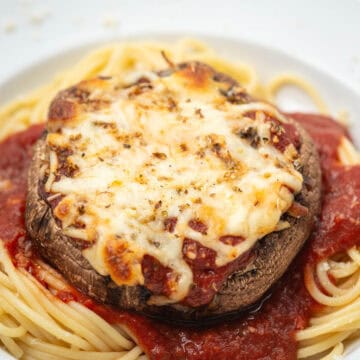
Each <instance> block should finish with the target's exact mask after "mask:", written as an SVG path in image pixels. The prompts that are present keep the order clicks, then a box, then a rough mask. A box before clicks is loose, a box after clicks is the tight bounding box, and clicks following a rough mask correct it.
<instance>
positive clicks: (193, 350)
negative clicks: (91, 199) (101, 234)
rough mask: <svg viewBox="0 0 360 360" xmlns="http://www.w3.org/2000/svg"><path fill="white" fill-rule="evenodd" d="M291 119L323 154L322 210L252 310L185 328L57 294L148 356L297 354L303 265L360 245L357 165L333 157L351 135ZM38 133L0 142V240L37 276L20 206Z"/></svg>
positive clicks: (193, 358) (320, 122) (286, 359)
mask: <svg viewBox="0 0 360 360" xmlns="http://www.w3.org/2000/svg"><path fill="white" fill-rule="evenodd" d="M292 117H293V118H294V119H296V120H297V121H298V122H300V123H301V124H302V125H303V126H304V127H305V128H306V129H307V130H308V132H309V133H310V135H311V136H312V138H313V139H314V141H315V144H316V146H317V148H318V150H319V153H320V157H321V166H322V170H323V185H324V186H323V207H322V214H321V217H320V220H319V222H318V224H317V226H316V229H315V231H314V232H313V235H312V237H311V239H309V241H308V242H307V244H306V246H305V248H304V249H303V250H302V252H301V253H300V254H299V255H298V256H297V258H296V259H295V261H294V262H293V263H292V264H291V266H290V268H289V269H288V271H287V272H286V274H285V275H284V276H283V277H282V279H280V280H279V281H278V282H277V283H276V284H275V285H274V287H273V288H272V290H271V293H269V294H268V295H267V297H266V299H265V300H264V301H263V302H262V303H261V304H259V306H258V308H257V309H256V310H252V311H250V312H247V313H243V314H242V315H241V316H240V317H238V318H237V319H233V320H232V321H228V322H224V323H222V324H218V325H213V326H207V327H203V328H186V327H181V326H173V325H169V324H166V323H162V322H159V321H154V320H150V319H148V318H145V317H143V316H140V315H137V314H133V313H129V312H122V311H118V310H114V309H112V308H110V307H107V306H103V305H99V304H96V303H95V302H94V301H93V300H91V299H89V298H88V297H86V296H84V295H82V294H80V293H79V292H78V291H77V290H75V289H73V288H71V287H70V286H69V290H68V291H62V292H59V293H58V294H57V296H58V297H59V298H60V299H61V300H62V301H64V302H69V301H71V300H76V301H79V302H81V303H83V304H84V305H86V306H87V307H89V308H91V309H92V310H94V311H95V312H96V313H98V314H99V315H100V316H102V317H103V318H104V319H105V320H107V321H109V322H110V323H121V324H124V325H126V326H127V327H128V328H129V329H130V330H131V331H132V333H133V334H134V335H135V336H136V337H137V339H138V341H139V344H140V345H141V346H142V348H143V349H144V350H145V351H146V353H147V355H148V356H149V358H150V359H156V360H157V359H160V360H165V359H169V360H172V359H189V360H200V359H201V360H207V359H238V360H242V359H244V360H245V359H246V360H255V359H256V360H257V359H276V360H291V359H296V353H297V343H296V340H295V334H296V332H297V331H298V330H300V329H303V328H305V327H306V326H307V324H308V321H309V318H310V316H311V315H312V314H313V313H314V312H316V310H317V309H318V308H319V305H318V304H316V303H315V301H314V300H313V299H312V298H311V296H310V295H309V294H308V292H307V290H306V288H305V286H304V278H303V273H304V267H305V266H309V265H310V266H312V265H313V264H314V263H316V262H317V261H319V260H320V259H323V258H325V257H327V256H330V255H332V254H335V253H337V252H339V251H343V250H346V249H348V248H350V247H351V246H353V245H356V244H358V245H360V243H359V242H360V220H359V219H360V166H352V167H346V166H342V165H341V164H340V163H339V161H338V159H337V152H336V148H337V146H338V144H339V142H340V138H341V136H348V134H347V132H346V130H345V129H344V128H343V127H342V126H341V125H339V124H337V123H335V122H333V121H332V120H331V119H329V118H326V117H323V116H318V115H305V114H292ZM41 132H42V127H41V126H35V127H32V128H30V129H28V130H26V131H24V132H21V133H18V134H15V135H13V136H11V137H10V138H8V139H7V140H5V141H3V142H2V143H1V144H0V189H1V191H0V234H1V238H2V240H3V241H4V242H5V244H6V246H7V248H8V249H9V251H10V254H11V256H12V258H13V261H14V263H15V264H16V265H17V266H22V267H25V268H27V269H28V270H29V271H31V272H33V273H34V275H35V276H36V272H34V271H33V268H32V267H31V266H30V265H31V257H34V256H36V254H35V253H34V250H31V243H29V241H28V240H27V239H26V232H25V227H24V209H25V198H26V173H27V169H28V166H29V163H30V158H31V146H32V144H33V143H34V142H35V140H36V139H37V137H38V136H39V135H40V134H41ZM29 264H30V265H29ZM160 275H161V274H160Z"/></svg>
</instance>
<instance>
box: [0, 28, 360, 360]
mask: <svg viewBox="0 0 360 360" xmlns="http://www.w3.org/2000/svg"><path fill="white" fill-rule="evenodd" d="M180 36H181V35H171V36H170V35H159V34H157V35H155V34H153V35H147V36H138V38H142V39H144V38H151V39H159V40H169V41H174V40H175V39H176V38H178V37H180ZM196 37H198V38H201V39H203V40H204V41H206V42H207V43H209V44H210V45H212V46H213V47H214V48H216V49H217V50H218V52H219V53H220V54H223V55H224V56H227V57H229V58H232V59H236V60H240V61H242V62H245V63H251V64H252V65H254V66H255V68H256V69H257V71H258V74H259V76H260V80H261V81H267V80H268V79H270V78H271V77H272V76H274V75H276V74H277V73H279V72H282V71H292V72H296V73H297V74H299V75H301V76H302V77H304V78H305V79H308V80H310V81H311V82H312V83H313V84H314V85H315V87H316V88H318V89H319V91H320V93H321V94H322V95H323V97H324V99H325V101H326V103H327V104H328V105H329V107H330V110H331V111H332V113H333V114H336V113H337V112H338V111H339V110H344V109H346V110H347V111H349V114H350V119H351V120H352V122H353V127H352V133H353V135H354V137H355V138H356V141H357V143H358V145H359V144H360V123H359V122H356V121H355V120H356V117H358V114H360V97H359V95H358V94H356V93H355V92H354V91H353V90H352V89H351V88H350V87H348V86H347V85H345V84H344V83H342V82H340V81H339V80H337V79H335V78H333V77H332V76H331V75H329V74H326V73H324V72H323V71H322V70H320V69H317V68H315V67H314V66H310V65H307V64H305V63H303V62H301V61H299V60H297V59H295V58H293V57H290V56H288V55H286V54H285V53H282V52H280V51H278V50H275V49H273V48H268V47H264V46H260V45H256V44H252V43H250V42H246V41H240V40H236V39H229V38H222V37H214V36H212V37H210V36H207V37H206V36H205V37H204V36H196ZM96 45H98V44H88V45H86V46H81V47H76V48H73V49H70V50H67V51H65V52H61V51H60V52H57V53H56V55H53V56H51V57H49V58H46V59H45V60H42V61H40V62H38V63H36V64H34V65H33V66H31V67H28V68H26V69H23V70H22V71H19V72H18V73H17V74H16V75H14V76H12V77H10V78H9V79H7V81H5V82H3V83H1V82H0V99H1V102H6V101H8V100H9V99H11V98H13V97H15V96H17V95H19V89H21V93H25V92H26V91H27V90H29V89H31V88H34V87H36V86H37V85H40V84H41V83H43V82H44V81H46V80H49V79H50V78H51V77H52V76H53V74H54V73H56V72H58V71H60V70H61V69H63V68H66V67H67V66H68V65H69V64H71V63H74V62H75V61H76V60H77V59H79V58H80V57H81V56H83V55H84V53H85V52H86V51H87V50H89V49H91V48H93V47H95V46H96ZM281 104H282V105H283V109H284V110H291V111H296V110H298V111H304V112H305V111H314V110H315V109H314V108H313V106H312V104H311V103H309V101H308V99H307V98H306V97H304V96H303V95H302V94H301V93H298V92H293V91H290V92H288V93H287V95H284V96H282V97H281ZM347 353H348V355H347V356H346V359H347V360H355V359H359V357H360V345H359V346H357V345H353V346H352V347H351V349H348V350H347ZM0 359H10V357H9V356H6V355H4V354H3V355H2V354H1V350H0Z"/></svg>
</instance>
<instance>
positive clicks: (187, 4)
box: [0, 0, 360, 93]
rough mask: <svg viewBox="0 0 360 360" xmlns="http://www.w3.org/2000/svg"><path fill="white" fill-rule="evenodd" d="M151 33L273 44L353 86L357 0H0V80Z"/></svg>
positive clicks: (359, 58) (359, 84)
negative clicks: (84, 47) (70, 53)
mask: <svg viewBox="0 0 360 360" xmlns="http://www.w3.org/2000/svg"><path fill="white" fill-rule="evenodd" d="M151 32H154V33H159V32H177V33H179V32H184V33H188V34H191V33H200V34H208V35H225V36H231V37H236V38H241V39H245V40H247V41H252V42H255V43H260V44H263V45H268V46H272V47H275V48H278V49H281V50H283V51H285V52H287V53H289V54H291V55H293V56H295V57H296V58H298V59H299V60H303V61H306V62H307V63H310V64H312V65H315V66H316V67H318V68H322V69H323V70H325V71H327V72H330V73H332V74H333V75H334V76H335V77H336V78H338V79H340V80H342V81H343V82H345V83H347V84H348V85H349V86H351V87H352V88H353V89H355V90H356V91H357V92H358V93H360V0H301V1H300V0H297V1H296V0H274V1H270V0H217V1H214V0H206V1H203V0H197V1H196V0H175V1H168V0H148V1H147V0H130V1H125V0H72V1H69V0H46V1H45V0H0V59H1V66H0V83H2V82H3V81H5V80H6V79H7V78H9V77H10V76H11V75H13V74H15V73H16V72H18V71H19V70H20V69H22V68H24V67H26V66H27V65H30V64H33V63H34V62H36V61H37V60H39V59H42V58H44V57H46V56H48V55H50V54H53V53H54V52H57V51H59V50H60V49H61V50H62V49H66V48H69V47H73V46H76V45H78V44H83V43H87V42H89V41H94V40H103V39H104V40H113V39H116V38H121V37H122V36H126V35H129V34H139V33H140V34H141V33H144V34H148V33H151Z"/></svg>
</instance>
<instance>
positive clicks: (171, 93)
mask: <svg viewBox="0 0 360 360" xmlns="http://www.w3.org/2000/svg"><path fill="white" fill-rule="evenodd" d="M235 90H236V91H237V92H238V93H239V94H241V93H243V92H244V89H242V88H240V87H239V86H237V85H234V84H232V83H231V82H230V83H229V82H228V81H223V82H222V81H218V80H216V79H215V78H214V73H213V71H212V70H211V68H209V67H207V66H205V65H202V64H197V63H194V64H190V65H188V66H183V67H179V68H178V69H176V70H174V69H173V70H170V71H169V73H168V74H166V76H164V74H163V73H160V72H159V73H156V72H140V73H137V72H134V73H132V74H129V75H128V76H127V77H126V78H122V79H120V78H115V77H113V78H107V79H101V78H99V79H95V80H89V81H85V82H83V83H80V84H79V85H78V86H76V87H74V88H72V90H70V91H67V92H65V94H66V95H63V96H62V95H61V94H60V95H59V97H58V99H57V100H56V101H55V102H54V103H53V105H52V108H51V109H50V116H49V120H48V135H47V145H48V148H49V149H50V152H49V169H48V177H47V181H46V184H45V190H46V193H47V194H48V196H49V199H56V198H57V199H58V201H57V202H56V205H55V206H54V207H53V214H54V216H55V217H56V218H57V220H58V221H59V222H60V223H61V227H62V231H63V233H64V234H65V235H67V236H69V237H71V238H74V241H76V239H80V240H81V241H82V242H83V243H85V244H87V246H85V247H84V249H83V250H82V253H83V255H84V257H85V258H86V259H87V260H88V261H89V262H90V264H91V265H92V266H93V267H94V269H95V270H96V271H97V272H99V273H100V274H101V275H110V276H111V278H112V280H113V281H114V282H115V283H116V284H118V285H130V286H135V285H143V284H144V276H143V273H142V266H141V262H142V259H143V257H144V255H151V256H152V257H154V258H155V259H157V260H158V261H159V262H160V263H161V264H162V265H164V266H166V267H168V268H170V269H171V270H172V277H171V279H169V284H168V285H169V286H170V294H169V295H167V296H165V295H153V296H152V297H151V298H150V300H149V303H151V304H156V305H164V304H169V303H175V302H180V301H181V300H183V299H184V298H185V297H186V296H187V294H188V292H189V289H190V288H191V285H192V280H193V274H192V270H191V268H190V267H189V265H188V263H187V262H186V261H185V257H186V256H188V257H189V258H190V259H191V257H193V256H194V254H191V253H187V254H183V240H184V239H185V238H190V239H193V240H196V241H198V242H199V243H200V244H202V245H203V246H206V247H208V248H210V249H213V250H214V251H215V252H216V265H217V266H223V265H226V264H228V263H229V262H231V261H233V260H234V259H236V258H237V257H239V256H240V255H242V254H243V253H244V252H246V251H247V250H249V249H250V248H251V247H253V246H254V244H255V243H256V242H257V241H258V240H259V239H261V238H262V237H264V236H265V235H267V234H269V233H271V232H273V231H277V230H281V229H283V228H285V227H286V226H287V224H286V223H284V222H282V221H281V216H282V215H283V214H284V213H285V212H286V211H287V210H288V209H289V208H290V207H291V205H292V204H293V202H294V195H295V194H296V193H298V192H300V191H301V188H302V183H303V178H302V175H301V173H300V172H298V171H297V170H296V167H295V166H294V164H295V162H296V159H297V155H298V154H297V151H296V149H295V147H294V146H293V145H292V144H290V145H289V146H288V147H287V149H286V150H285V151H279V150H278V149H277V148H276V147H275V146H274V144H273V142H272V141H269V139H270V138H271V136H272V133H271V122H268V121H266V114H267V115H269V114H270V115H271V116H273V117H275V118H276V119H278V120H279V121H280V122H286V119H285V118H284V117H283V116H282V114H280V113H278V111H277V110H276V108H274V107H273V106H271V105H269V104H267V103H263V102H259V101H252V102H251V101H247V100H246V101H245V100H244V101H241V99H240V100H239V99H237V98H235V100H236V99H237V100H236V101H234V99H233V98H232V99H230V100H229V97H228V96H227V95H228V93H229V91H232V92H234V91H235ZM226 92H227V93H226ZM250 113H252V114H255V116H248V114H250ZM249 129H251V134H253V135H254V134H255V135H254V136H256V139H257V141H256V144H254V143H253V142H252V141H251V139H249V138H248V137H246V136H245V137H244V136H241V135H242V134H244V133H245V134H247V133H249ZM174 219H176V220H175V221H174ZM172 220H173V221H172ZM169 221H170V222H171V221H172V223H171V226H168V224H169ZM194 224H195V225H196V226H194ZM229 235H231V236H236V237H238V238H239V239H241V241H238V242H236V243H235V244H234V243H231V242H226V241H221V239H224V237H225V238H226V236H229Z"/></svg>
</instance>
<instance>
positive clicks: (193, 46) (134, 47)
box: [0, 39, 360, 360]
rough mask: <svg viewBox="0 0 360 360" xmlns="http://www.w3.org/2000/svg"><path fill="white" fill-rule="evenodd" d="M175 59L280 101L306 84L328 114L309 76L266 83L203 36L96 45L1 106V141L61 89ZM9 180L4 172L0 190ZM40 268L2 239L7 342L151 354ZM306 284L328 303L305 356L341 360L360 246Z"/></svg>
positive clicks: (345, 155) (348, 152) (53, 350)
mask: <svg viewBox="0 0 360 360" xmlns="http://www.w3.org/2000/svg"><path fill="white" fill-rule="evenodd" d="M162 51H165V54H166V57H167V58H169V59H171V61H174V62H182V61H187V60H199V61H203V62H205V63H208V64H210V65H211V66H213V67H214V68H215V69H216V70H218V71H221V72H224V73H226V74H229V75H230V76H232V77H233V78H235V79H236V80H237V81H239V82H240V83H241V84H243V86H244V87H245V88H246V89H247V91H248V92H250V93H251V94H252V95H254V96H257V97H261V98H266V99H267V100H269V101H274V99H275V97H276V94H277V92H278V91H279V90H280V89H281V88H282V87H283V86H284V85H289V84H290V85H294V86H297V87H299V88H300V89H302V90H304V91H305V92H306V93H307V94H308V95H309V96H310V97H311V98H312V99H313V100H314V103H315V104H316V105H317V107H318V109H319V112H321V113H325V112H327V108H326V105H325V103H324V101H323V100H322V99H321V97H320V96H319V94H318V93H317V91H316V90H315V89H314V88H313V87H312V86H311V85H309V84H308V83H307V82H306V81H304V80H303V79H302V78H299V77H297V76H295V75H292V74H283V75H280V76H278V77H276V78H275V79H273V80H272V81H271V82H270V83H269V84H267V85H264V84H261V83H260V82H259V79H258V77H257V74H256V71H255V69H253V68H252V67H251V66H249V65H245V64H241V63H236V62H230V61H227V60H225V59H223V58H220V57H219V56H217V54H216V53H215V52H214V50H212V49H210V48H209V47H207V46H206V45H204V44H203V43H201V42H198V41H196V40H189V39H186V40H181V41H179V42H177V43H175V44H172V45H169V44H161V43H134V42H131V43H122V44H114V45H109V46H106V47H103V48H100V49H98V50H95V51H93V52H92V53H90V54H89V55H88V56H86V57H85V58H84V59H82V60H81V61H80V62H79V63H78V64H76V65H75V66H74V67H72V68H71V69H68V70H66V71H64V72H63V73H62V74H60V75H58V76H57V77H56V78H55V79H54V80H53V81H52V82H51V83H50V84H48V85H45V86H43V87H42V88H40V89H38V90H36V91H34V92H33V93H31V94H29V95H27V96H26V97H24V98H21V99H18V100H16V101H14V102H12V103H10V104H9V105H6V106H5V107H3V108H2V109H0V140H2V139H4V138H6V137H7V136H8V135H10V134H13V133H16V132H19V131H22V130H24V129H27V128H29V127H30V126H31V125H33V124H38V123H43V122H44V121H45V119H46V118H47V111H48V107H49V104H50V102H51V100H52V99H53V98H54V96H55V95H56V94H57V92H58V91H59V90H60V89H63V88H66V87H69V86H70V85H73V84H74V83H77V82H79V81H80V80H83V79H89V78H93V77H95V76H97V75H100V74H101V75H103V76H107V75H113V74H117V75H119V74H120V76H124V77H125V76H126V75H127V74H128V73H129V72H133V71H136V70H139V71H143V70H155V69H161V68H163V67H166V65H167V64H166V57H164V56H162ZM338 158H339V160H340V162H341V163H342V164H343V165H344V166H347V167H351V166H355V165H357V164H360V155H359V153H358V152H357V151H356V150H355V149H354V147H353V145H352V144H351V142H350V141H349V140H348V139H347V138H345V137H344V138H342V140H341V143H340V146H339V147H338ZM7 186H8V184H7V183H6V181H3V180H2V179H1V178H0V192H1V191H2V190H4V189H6V187H7ZM32 266H33V267H34V269H36V276H34V272H29V271H26V270H25V268H21V267H15V266H14V264H13V262H12V260H11V257H10V256H9V253H8V251H7V249H6V248H5V247H4V246H3V245H2V243H1V242H0V297H1V302H0V342H2V344H3V345H4V346H5V348H6V349H7V350H8V351H9V352H10V353H11V354H12V355H13V356H15V357H16V358H22V359H50V360H51V359H54V360H55V359H83V358H86V359H90V360H91V359H100V360H101V359H104V360H107V359H109V360H110V359H123V360H131V359H146V355H145V354H144V353H143V350H142V349H141V347H140V346H139V345H137V344H136V338H135V337H134V336H132V334H131V332H130V330H129V329H128V328H127V327H126V326H123V325H120V324H110V323H109V322H107V321H106V320H104V319H103V318H102V317H101V316H99V315H98V314H97V313H96V312H95V311H92V310H91V309H89V308H88V307H87V306H85V305H84V304H82V303H81V302H77V301H75V300H70V301H62V300H60V299H59V296H55V295H56V294H59V293H62V292H64V291H65V292H66V291H67V290H68V289H69V285H67V283H66V281H65V280H64V279H63V278H62V276H61V275H60V274H58V273H57V272H56V271H55V270H54V269H52V268H51V267H50V266H48V265H47V264H45V263H43V262H42V261H40V260H39V259H36V260H35V261H34V264H33V265H32ZM305 285H306V288H307V291H308V292H309V293H310V295H311V297H312V298H313V299H314V300H315V301H316V302H318V303H319V304H322V305H324V307H323V309H322V310H321V312H320V313H318V314H316V316H314V317H312V318H311V320H310V324H309V326H308V327H306V328H305V329H304V330H300V331H299V332H298V333H297V340H298V342H299V350H298V357H299V358H307V357H310V356H314V355H318V356H320V355H321V356H325V357H323V359H333V358H334V356H335V355H340V354H342V353H343V351H344V345H343V341H345V340H348V339H352V338H354V337H356V336H358V331H359V329H360V251H359V249H358V248H357V247H352V248H351V249H350V250H347V251H345V252H341V253H339V254H336V255H334V256H332V257H330V258H326V259H325V260H322V261H320V262H319V263H318V264H317V265H316V266H314V267H312V268H310V267H307V268H306V270H305Z"/></svg>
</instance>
